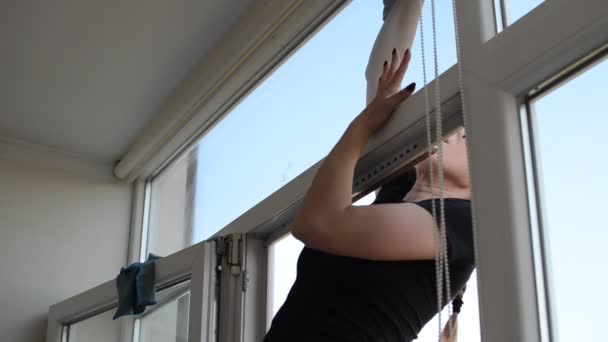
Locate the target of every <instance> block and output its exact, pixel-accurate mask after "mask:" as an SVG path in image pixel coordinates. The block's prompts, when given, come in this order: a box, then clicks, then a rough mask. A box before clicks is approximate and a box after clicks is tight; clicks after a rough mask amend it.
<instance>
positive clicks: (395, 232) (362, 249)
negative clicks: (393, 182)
mask: <svg viewBox="0 0 608 342" xmlns="http://www.w3.org/2000/svg"><path fill="white" fill-rule="evenodd" d="M434 231H435V225H434V224H433V218H432V216H431V215H430V214H429V212H428V211H426V210H425V209H424V208H422V207H420V206H418V205H416V204H412V203H394V204H379V205H371V206H351V207H348V208H346V209H345V210H343V211H341V212H339V213H337V214H335V215H333V216H331V217H327V218H324V219H322V220H319V221H318V222H317V223H316V224H315V225H314V226H312V227H307V228H306V229H297V228H296V229H294V232H293V233H294V235H295V236H296V237H297V238H298V239H300V240H302V242H304V243H305V244H306V245H307V246H308V247H311V248H314V249H317V250H320V251H323V252H327V253H332V254H337V255H343V256H350V257H355V258H363V259H371V260H425V259H433V257H434V256H435V243H434Z"/></svg>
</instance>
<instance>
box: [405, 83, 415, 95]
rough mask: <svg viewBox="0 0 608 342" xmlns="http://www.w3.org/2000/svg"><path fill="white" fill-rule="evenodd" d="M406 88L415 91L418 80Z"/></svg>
mask: <svg viewBox="0 0 608 342" xmlns="http://www.w3.org/2000/svg"><path fill="white" fill-rule="evenodd" d="M405 89H407V91H409V92H410V93H412V92H414V89H416V82H412V83H410V85H408V86H407V87H405Z"/></svg>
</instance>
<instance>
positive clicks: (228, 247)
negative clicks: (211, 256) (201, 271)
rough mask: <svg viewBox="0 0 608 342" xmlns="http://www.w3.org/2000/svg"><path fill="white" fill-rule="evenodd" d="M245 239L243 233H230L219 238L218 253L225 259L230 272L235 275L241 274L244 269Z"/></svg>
mask: <svg viewBox="0 0 608 342" xmlns="http://www.w3.org/2000/svg"><path fill="white" fill-rule="evenodd" d="M243 241H244V240H243V235H242V234H230V235H228V236H224V237H219V238H218V239H217V244H216V253H217V255H218V256H220V257H222V258H223V259H224V260H225V262H226V266H227V268H228V269H229V270H230V274H232V275H233V276H235V277H238V276H240V275H241V272H242V269H243V243H244V242H243Z"/></svg>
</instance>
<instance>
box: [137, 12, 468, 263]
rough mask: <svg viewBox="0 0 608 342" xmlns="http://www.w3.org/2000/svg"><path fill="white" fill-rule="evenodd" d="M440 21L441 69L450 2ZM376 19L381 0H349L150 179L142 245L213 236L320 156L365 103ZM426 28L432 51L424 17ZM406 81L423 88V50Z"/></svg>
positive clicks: (170, 248) (153, 248) (448, 45)
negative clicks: (189, 147) (189, 148)
mask: <svg viewBox="0 0 608 342" xmlns="http://www.w3.org/2000/svg"><path fill="white" fill-rule="evenodd" d="M424 13H425V15H426V16H428V17H430V4H426V5H425V8H424ZM437 22H438V26H437V45H438V48H439V49H440V50H441V54H440V55H439V71H440V72H443V71H445V70H447V69H448V68H449V67H451V66H452V65H454V64H455V63H456V47H455V41H454V24H453V16H452V8H451V6H441V7H438V9H437ZM381 25H382V6H381V4H380V3H377V2H373V1H355V2H352V3H351V4H349V5H348V6H347V7H346V8H345V9H344V10H342V11H341V12H340V13H339V14H338V15H337V17H336V18H334V19H333V20H332V21H331V22H329V23H328V24H327V25H326V26H325V27H323V29H322V30H321V31H320V32H319V33H318V34H316V35H315V36H314V37H313V38H312V39H311V40H310V41H309V42H307V43H306V44H305V45H304V46H303V47H301V48H300V49H299V50H298V51H297V52H296V53H295V54H294V55H293V56H292V57H290V58H289V60H287V61H286V62H285V63H284V64H283V65H281V66H280V67H279V68H278V69H277V70H276V71H275V72H274V73H273V74H272V75H271V76H270V77H269V78H268V79H267V80H265V81H263V82H262V83H261V84H260V85H259V86H258V87H257V89H255V90H254V91H253V92H252V93H251V94H250V95H248V96H247V97H246V98H245V99H244V100H243V101H242V102H241V103H240V104H238V105H237V107H236V108H234V109H233V110H232V112H230V113H229V114H228V115H227V116H226V117H225V118H224V119H222V120H221V121H220V122H219V123H218V124H217V125H216V126H215V127H214V128H213V129H211V130H210V131H209V132H207V133H206V135H205V136H204V137H203V138H202V139H201V141H200V142H199V143H198V144H197V147H196V149H195V150H193V151H192V152H190V153H189V155H188V157H184V158H182V159H181V160H180V161H178V162H176V163H174V164H173V165H172V166H170V167H169V168H167V169H166V170H165V171H163V173H162V174H161V175H159V176H158V177H157V178H156V179H155V180H154V183H153V187H152V199H151V204H152V206H151V210H150V213H151V214H150V232H149V235H148V239H149V242H148V251H150V252H153V253H159V254H161V255H167V254H168V253H170V252H175V251H177V250H179V249H180V248H183V247H186V246H189V245H191V244H193V243H196V242H199V241H202V240H204V239H207V238H209V237H210V236H212V235H213V234H214V233H216V232H217V231H219V230H220V229H222V228H224V227H225V226H226V225H227V224H228V223H230V222H232V221H233V220H234V219H236V218H237V217H239V216H240V215H242V214H243V213H244V212H246V211H247V210H249V209H250V208H252V207H253V206H254V205H256V204H257V203H259V202H260V201H262V200H263V199H264V198H266V197H267V196H269V195H270V194H271V193H273V192H274V191H276V190H277V189H279V188H281V187H282V186H284V185H286V184H287V183H288V182H289V181H291V180H292V179H294V178H295V177H296V176H298V175H300V174H301V173H302V172H303V171H305V170H306V169H308V168H309V167H310V166H312V165H313V164H314V163H316V162H318V161H319V160H320V159H321V158H323V157H324V156H325V155H326V154H327V153H328V152H329V150H330V149H331V147H333V145H334V144H335V142H336V141H337V139H338V138H339V137H340V135H341V134H342V133H343V132H344V130H345V129H346V127H347V126H348V124H349V123H350V122H351V121H352V119H353V118H354V117H355V116H356V115H357V114H358V113H360V111H361V110H362V109H363V108H364V107H365V89H366V80H365V69H366V66H367V62H368V57H369V53H370V51H371V48H372V46H373V43H374V40H375V38H376V34H377V33H378V31H379V29H380V27H381ZM425 30H426V32H427V34H428V36H427V45H426V54H427V56H432V55H433V48H432V44H430V42H431V32H432V26H431V23H430V21H428V22H427V23H426V25H425ZM419 41H420V40H419V37H417V38H416V41H415V43H414V46H413V48H412V49H413V50H419V49H420V43H419ZM417 55H418V54H417ZM427 68H428V73H429V74H428V75H427V77H428V80H429V81H430V80H431V79H432V78H433V75H432V71H431V70H432V67H431V65H430V64H429V65H428V66H427ZM411 81H416V82H417V83H418V85H419V88H421V87H422V84H423V77H422V64H421V60H420V58H415V59H413V61H412V63H411V66H410V69H409V71H408V74H407V76H406V80H405V81H404V82H408V83H409V82H411Z"/></svg>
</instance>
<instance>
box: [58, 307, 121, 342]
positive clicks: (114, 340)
mask: <svg viewBox="0 0 608 342" xmlns="http://www.w3.org/2000/svg"><path fill="white" fill-rule="evenodd" d="M115 310H116V309H113V310H109V311H106V312H102V313H100V314H97V315H95V316H92V317H89V318H87V319H84V320H82V321H79V322H77V323H74V324H70V325H69V328H68V330H67V331H68V333H67V337H68V340H67V342H120V332H121V324H120V321H115V320H112V316H114V311H115Z"/></svg>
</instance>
